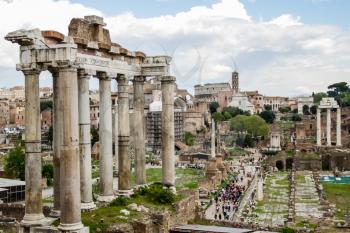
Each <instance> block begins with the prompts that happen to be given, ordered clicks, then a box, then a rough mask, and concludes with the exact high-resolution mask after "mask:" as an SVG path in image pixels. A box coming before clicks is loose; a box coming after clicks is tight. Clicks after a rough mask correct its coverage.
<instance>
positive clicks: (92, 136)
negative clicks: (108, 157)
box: [90, 127, 100, 146]
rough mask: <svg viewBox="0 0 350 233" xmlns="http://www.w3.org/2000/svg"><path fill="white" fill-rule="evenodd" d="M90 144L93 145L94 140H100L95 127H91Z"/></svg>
mask: <svg viewBox="0 0 350 233" xmlns="http://www.w3.org/2000/svg"><path fill="white" fill-rule="evenodd" d="M90 132H91V146H93V145H94V144H95V143H96V142H98V141H99V140H100V134H99V132H98V129H95V128H94V127H91V129H90Z"/></svg>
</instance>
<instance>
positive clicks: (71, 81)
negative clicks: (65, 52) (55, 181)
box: [58, 66, 84, 231]
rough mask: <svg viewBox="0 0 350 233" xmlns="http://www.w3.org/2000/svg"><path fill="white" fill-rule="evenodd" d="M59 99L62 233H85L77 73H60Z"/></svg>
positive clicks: (70, 69)
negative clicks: (80, 232) (83, 230)
mask: <svg viewBox="0 0 350 233" xmlns="http://www.w3.org/2000/svg"><path fill="white" fill-rule="evenodd" d="M58 78H59V79H60V84H61V85H59V89H60V90H59V92H58V94H59V95H58V98H59V99H60V101H61V103H62V115H61V116H62V119H63V120H62V121H63V123H62V142H61V145H60V149H61V151H60V156H61V166H60V175H61V179H60V189H61V195H60V199H61V201H60V202H61V217H60V225H59V226H58V228H59V229H60V230H61V231H79V230H81V229H83V227H84V226H83V224H82V223H81V213H80V202H81V198H80V159H79V120H78V78H77V69H76V68H74V67H69V66H67V67H62V68H60V70H59V77H58Z"/></svg>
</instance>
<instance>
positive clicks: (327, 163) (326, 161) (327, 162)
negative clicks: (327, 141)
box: [322, 154, 331, 171]
mask: <svg viewBox="0 0 350 233" xmlns="http://www.w3.org/2000/svg"><path fill="white" fill-rule="evenodd" d="M322 170H323V171H330V170H331V156H330V155H329V154H327V155H322Z"/></svg>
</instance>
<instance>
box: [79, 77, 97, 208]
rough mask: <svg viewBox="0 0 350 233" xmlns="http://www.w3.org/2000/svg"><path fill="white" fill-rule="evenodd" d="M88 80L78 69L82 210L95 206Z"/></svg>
mask: <svg viewBox="0 0 350 233" xmlns="http://www.w3.org/2000/svg"><path fill="white" fill-rule="evenodd" d="M89 80H90V76H89V75H88V74H86V72H85V71H84V70H79V72H78V98H79V99H78V100H79V149H80V193H81V209H84V210H85V209H93V208H95V207H96V205H95V204H94V202H93V199H92V179H91V135H90V96H89Z"/></svg>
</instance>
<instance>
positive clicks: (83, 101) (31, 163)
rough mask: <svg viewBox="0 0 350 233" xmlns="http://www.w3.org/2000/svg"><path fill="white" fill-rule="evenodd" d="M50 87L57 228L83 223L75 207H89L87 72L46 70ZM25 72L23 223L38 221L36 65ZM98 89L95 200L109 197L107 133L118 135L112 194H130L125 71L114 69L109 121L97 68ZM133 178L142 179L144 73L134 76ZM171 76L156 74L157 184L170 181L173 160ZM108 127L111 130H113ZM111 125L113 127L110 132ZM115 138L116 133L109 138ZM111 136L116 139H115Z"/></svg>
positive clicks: (106, 85)
mask: <svg viewBox="0 0 350 233" xmlns="http://www.w3.org/2000/svg"><path fill="white" fill-rule="evenodd" d="M50 71H51V73H52V76H53V89H54V98H53V99H54V109H53V111H54V114H53V116H54V117H53V122H54V133H53V137H54V144H53V150H54V159H53V161H54V214H56V215H57V216H58V215H60V225H59V229H60V230H62V231H76V230H79V229H82V228H83V225H82V223H81V208H82V209H91V208H94V207H95V204H94V202H93V198H92V177H91V138H90V99H89V77H90V76H89V75H88V74H87V73H86V72H85V71H84V70H78V69H77V68H76V67H74V66H67V67H60V68H57V69H51V70H50ZM23 73H24V75H25V93H26V106H25V109H26V112H25V114H26V117H25V135H26V136H25V150H26V169H25V170H26V200H25V202H26V208H25V216H24V219H23V224H24V225H42V221H45V218H44V215H43V213H42V187H41V179H42V177H41V124H40V99H39V75H40V70H23ZM96 76H97V78H98V79H99V89H100V90H99V93H100V132H99V133H100V184H101V193H102V194H101V196H100V197H99V198H98V200H99V201H102V202H108V201H111V200H112V199H113V198H114V190H113V152H112V144H113V143H112V138H113V137H112V134H114V137H115V138H118V143H115V144H116V145H115V146H116V147H115V149H116V151H115V153H116V159H118V162H117V163H116V165H117V164H118V165H119V179H118V194H119V195H130V193H131V187H130V177H131V174H130V171H131V161H130V158H129V155H128V150H129V137H130V129H129V124H130V122H129V93H128V80H127V78H126V77H125V75H118V77H117V82H118V104H117V105H116V106H114V120H115V124H114V126H113V125H112V103H111V78H110V77H108V76H107V74H106V73H104V72H97V75H96ZM133 81H134V99H135V107H134V112H135V127H136V128H137V130H135V132H136V134H135V158H136V159H135V161H136V167H135V171H136V184H137V185H143V184H145V183H146V173H145V132H144V129H145V128H144V120H143V119H144V93H143V85H144V81H145V77H141V76H137V77H134V80H133ZM174 89H175V78H174V77H170V76H166V77H163V78H162V93H163V95H162V105H163V106H162V109H163V113H162V145H163V146H162V164H163V184H164V185H165V186H168V187H170V188H173V189H174V187H175V166H174V165H175V161H174V153H175V152H174V143H175V142H174V104H173V101H174ZM113 129H114V130H113ZM113 131H114V133H113ZM115 140H117V139H115ZM115 142H116V141H115Z"/></svg>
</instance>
